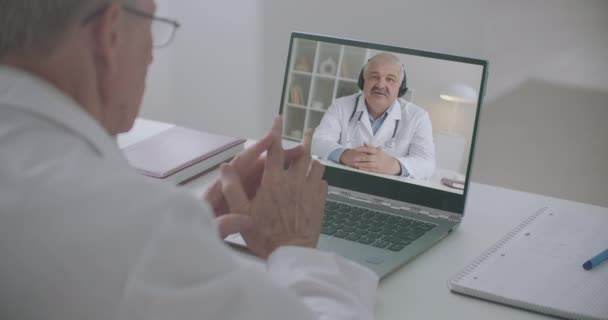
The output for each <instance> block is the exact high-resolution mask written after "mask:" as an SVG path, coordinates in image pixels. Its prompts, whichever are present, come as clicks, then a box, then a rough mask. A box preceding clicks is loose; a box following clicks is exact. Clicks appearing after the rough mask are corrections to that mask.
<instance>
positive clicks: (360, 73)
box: [357, 67, 365, 91]
mask: <svg viewBox="0 0 608 320" xmlns="http://www.w3.org/2000/svg"><path fill="white" fill-rule="evenodd" d="M363 70H365V67H363V68H362V69H361V72H359V81H357V85H358V86H359V89H360V90H361V91H363V86H364V85H365V79H363Z"/></svg>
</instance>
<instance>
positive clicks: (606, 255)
mask: <svg viewBox="0 0 608 320" xmlns="http://www.w3.org/2000/svg"><path fill="white" fill-rule="evenodd" d="M605 260H608V249H606V250H604V251H602V252H601V253H600V254H598V255H597V256H595V257H593V258H591V259H589V260H588V261H587V262H585V263H583V269H585V270H591V269H592V268H593V267H597V265H598V264H600V263H602V261H605Z"/></svg>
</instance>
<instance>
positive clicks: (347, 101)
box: [334, 93, 361, 105]
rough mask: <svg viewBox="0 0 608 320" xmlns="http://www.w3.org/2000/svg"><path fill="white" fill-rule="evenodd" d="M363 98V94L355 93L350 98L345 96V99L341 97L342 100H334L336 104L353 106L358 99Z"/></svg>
mask: <svg viewBox="0 0 608 320" xmlns="http://www.w3.org/2000/svg"><path fill="white" fill-rule="evenodd" d="M359 96H361V93H355V94H351V95H350V96H344V97H340V98H336V100H334V103H335V104H340V105H343V104H347V105H353V104H354V103H355V101H357V97H359Z"/></svg>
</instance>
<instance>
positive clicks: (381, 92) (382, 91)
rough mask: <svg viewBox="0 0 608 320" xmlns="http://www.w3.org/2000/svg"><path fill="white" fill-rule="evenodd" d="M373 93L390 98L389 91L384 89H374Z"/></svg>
mask: <svg viewBox="0 0 608 320" xmlns="http://www.w3.org/2000/svg"><path fill="white" fill-rule="evenodd" d="M372 93H379V94H383V95H385V96H388V90H386V89H383V88H378V87H373V88H372Z"/></svg>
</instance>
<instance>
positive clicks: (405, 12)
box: [144, 0, 608, 206]
mask: <svg viewBox="0 0 608 320" xmlns="http://www.w3.org/2000/svg"><path fill="white" fill-rule="evenodd" d="M170 9H171V10H170V11H171V14H172V15H173V16H176V17H178V18H179V19H180V20H181V21H182V22H183V23H184V28H182V30H180V31H179V34H178V39H177V42H176V43H175V44H174V45H173V47H172V48H171V49H170V50H172V52H171V53H170V55H173V57H172V58H171V59H172V60H171V62H169V63H167V62H164V61H159V60H161V54H159V59H157V64H158V65H155V66H154V68H153V70H152V79H151V81H150V82H151V84H150V88H157V89H160V90H159V91H158V92H156V93H150V92H149V93H148V95H147V100H146V106H145V107H144V114H145V115H149V116H152V117H154V118H158V119H162V120H168V121H176V122H178V123H181V124H185V125H190V126H194V127H201V128H207V129H208V130H211V131H216V132H224V133H232V134H235V135H243V136H248V137H258V136H259V135H261V134H262V132H263V131H264V128H266V127H267V126H269V125H270V123H271V120H272V117H273V116H274V115H275V114H276V113H277V112H278V110H279V102H280V93H281V88H282V81H283V75H284V70H285V69H284V68H285V62H286V59H287V50H288V43H289V34H290V32H291V31H294V30H297V31H305V32H311V33H320V34H326V35H332V36H338V37H347V38H353V39H358V40H366V41H373V42H378V43H384V44H389V45H396V46H404V47H409V48H418V49H424V50H429V51H437V52H444V53H451V54H456V55H464V56H471V57H479V58H484V59H487V60H489V61H490V78H489V81H488V85H487V88H488V92H487V96H486V98H485V104H484V106H483V109H482V115H481V126H480V132H479V139H478V148H477V152H476V157H475V162H474V164H473V166H474V168H473V180H474V181H478V182H483V183H489V184H493V185H499V186H505V187H508V188H514V189H520V190H525V191H531V192H536V193H542V194H548V195H553V196H557V197H562V198H567V199H574V200H578V201H585V202H590V203H596V204H600V205H604V206H608V197H606V195H608V187H607V185H606V182H607V181H608V169H606V163H608V126H607V125H606V124H605V122H606V121H607V119H608V107H607V106H608V103H607V102H606V101H608V59H607V58H606V57H608V41H607V40H606V39H607V37H608V36H607V34H608V1H603V0H586V1H571V0H512V1H498V0H496V1H487V0H459V1H440V0H411V1H401V0H390V1H389V0H377V1H369V0H367V1H364V0H332V1H328V0H308V1H296V0H257V1H253V0H251V1H247V0H234V1H222V0H208V1H187V2H186V1H180V2H178V1H173V2H171V8H170ZM163 54H164V53H163ZM163 64H165V66H163ZM167 65H169V67H167ZM167 91H168V96H167ZM159 96H160V97H159ZM244 100H247V101H251V103H243V101H244ZM157 101H160V103H159V102H157ZM160 104H163V105H162V106H161V105H160Z"/></svg>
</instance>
